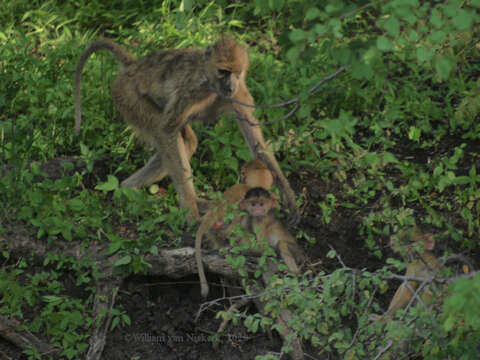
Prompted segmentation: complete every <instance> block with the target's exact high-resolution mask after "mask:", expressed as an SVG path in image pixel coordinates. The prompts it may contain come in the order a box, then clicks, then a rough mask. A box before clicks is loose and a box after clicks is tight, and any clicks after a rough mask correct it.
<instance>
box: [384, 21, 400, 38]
mask: <svg viewBox="0 0 480 360" xmlns="http://www.w3.org/2000/svg"><path fill="white" fill-rule="evenodd" d="M383 27H384V28H385V30H387V33H388V34H389V35H390V36H392V37H396V36H397V35H398V34H399V32H400V23H399V22H398V20H397V18H396V17H394V16H391V17H390V18H389V19H388V20H387V21H385V24H383Z"/></svg>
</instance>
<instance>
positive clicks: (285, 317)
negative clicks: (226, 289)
mask: <svg viewBox="0 0 480 360" xmlns="http://www.w3.org/2000/svg"><path fill="white" fill-rule="evenodd" d="M276 272H277V269H276V265H275V264H274V263H273V262H272V261H268V269H267V270H266V271H264V272H263V273H262V280H263V283H264V284H268V283H269V280H270V277H271V276H272V275H273V274H274V273H276ZM257 286H258V287H259V288H260V289H261V290H260V292H264V291H265V290H264V287H263V286H262V285H260V284H259V283H258V282H257ZM255 304H256V305H257V308H258V310H259V312H260V313H263V314H264V313H265V306H264V302H263V301H260V299H257V301H256V302H255ZM292 319H293V315H292V313H291V312H290V311H289V310H287V309H281V310H280V314H279V317H278V318H277V324H278V325H279V326H280V328H281V329H282V330H279V334H280V337H281V338H282V341H283V343H284V344H285V343H286V342H287V341H289V345H291V346H292V351H291V352H290V353H289V355H290V357H291V358H292V359H293V360H303V359H304V358H305V357H304V353H303V348H302V342H301V341H300V340H299V339H298V337H297V334H296V333H295V330H293V329H291V328H290V327H289V326H288V323H289V322H290V321H291V320H292ZM289 336H290V337H291V339H290V340H287V338H288V337H289Z"/></svg>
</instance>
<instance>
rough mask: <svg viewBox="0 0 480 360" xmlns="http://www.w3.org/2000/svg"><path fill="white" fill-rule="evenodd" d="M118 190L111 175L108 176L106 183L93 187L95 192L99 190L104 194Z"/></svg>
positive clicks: (115, 181)
mask: <svg viewBox="0 0 480 360" xmlns="http://www.w3.org/2000/svg"><path fill="white" fill-rule="evenodd" d="M118 188H119V186H118V179H117V178H116V177H115V176H113V175H108V179H107V181H106V182H104V183H100V184H98V185H97V186H95V190H101V191H104V192H108V191H113V190H117V189H118Z"/></svg>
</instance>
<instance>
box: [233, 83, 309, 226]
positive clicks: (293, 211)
mask: <svg viewBox="0 0 480 360" xmlns="http://www.w3.org/2000/svg"><path fill="white" fill-rule="evenodd" d="M235 98H236V99H237V100H239V101H241V102H244V103H246V104H252V105H253V98H252V95H250V92H249V91H248V89H247V88H246V87H245V85H244V84H240V87H239V89H238V91H237V94H236V96H235ZM233 108H234V110H235V116H236V118H237V122H238V126H239V127H240V129H241V131H242V133H243V136H244V138H245V140H246V141H247V143H248V147H249V148H250V151H251V153H252V154H253V156H254V157H255V158H259V159H261V160H263V161H264V162H265V163H266V164H267V166H268V167H269V168H270V170H272V171H273V172H274V173H275V174H276V175H277V182H278V184H279V186H280V190H281V194H282V199H283V200H284V201H286V203H287V206H288V208H289V210H290V215H289V218H290V222H291V223H292V224H296V223H298V221H300V212H299V210H298V207H297V203H296V200H295V193H294V192H293V190H292V188H291V187H290V184H289V182H288V180H287V178H286V177H285V176H284V175H283V172H282V170H281V169H280V166H279V165H278V162H277V160H276V159H275V156H274V155H273V154H272V153H270V152H269V151H268V149H267V146H266V144H265V141H264V139H263V135H262V130H261V128H260V126H255V125H251V124H258V121H257V119H255V117H254V116H253V109H252V108H248V107H246V106H242V105H240V104H235V103H233Z"/></svg>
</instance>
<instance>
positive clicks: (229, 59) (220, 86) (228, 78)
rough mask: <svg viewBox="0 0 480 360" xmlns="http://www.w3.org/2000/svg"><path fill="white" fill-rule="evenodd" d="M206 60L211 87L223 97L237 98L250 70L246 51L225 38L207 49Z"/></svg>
mask: <svg viewBox="0 0 480 360" xmlns="http://www.w3.org/2000/svg"><path fill="white" fill-rule="evenodd" d="M205 59H206V64H205V65H206V76H207V78H208V81H209V83H210V86H212V87H213V88H215V91H217V92H219V93H220V94H222V95H225V96H229V97H233V96H235V94H236V93H237V91H238V89H239V86H240V82H241V81H244V78H245V74H246V71H247V68H248V56H247V52H246V50H245V49H244V48H243V47H242V46H240V45H238V44H237V43H236V42H235V41H233V40H232V39H229V38H225V39H223V40H220V41H218V42H217V43H215V44H214V45H212V46H208V47H207V48H206V49H205Z"/></svg>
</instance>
